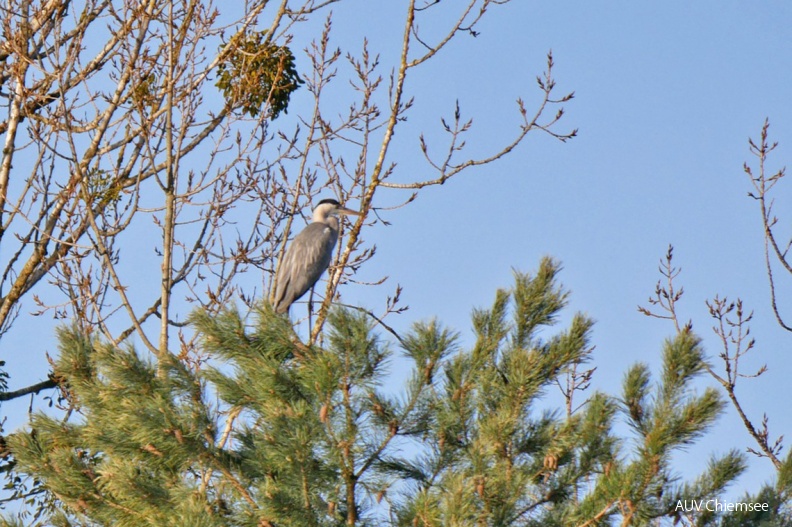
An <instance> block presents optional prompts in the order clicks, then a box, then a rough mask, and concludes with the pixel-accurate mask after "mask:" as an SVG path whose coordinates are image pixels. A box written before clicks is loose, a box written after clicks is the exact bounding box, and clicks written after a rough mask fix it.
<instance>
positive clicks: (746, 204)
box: [4, 0, 792, 495]
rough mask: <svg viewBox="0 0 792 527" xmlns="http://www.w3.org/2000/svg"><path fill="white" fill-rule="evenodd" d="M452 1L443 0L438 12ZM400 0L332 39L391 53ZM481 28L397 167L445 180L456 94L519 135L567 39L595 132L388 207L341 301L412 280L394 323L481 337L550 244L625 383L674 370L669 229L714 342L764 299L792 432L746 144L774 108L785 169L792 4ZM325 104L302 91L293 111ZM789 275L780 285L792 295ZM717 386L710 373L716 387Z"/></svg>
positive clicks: (346, 11) (772, 402) (661, 10)
mask: <svg viewBox="0 0 792 527" xmlns="http://www.w3.org/2000/svg"><path fill="white" fill-rule="evenodd" d="M451 4H454V2H448V3H443V4H441V5H440V6H438V14H442V13H444V11H442V9H450V8H448V7H447V6H449V5H451ZM402 11H403V6H402V5H401V3H400V2H371V1H370V0H355V1H349V2H344V3H342V4H339V5H338V6H337V7H336V8H335V9H334V33H333V37H332V38H333V43H334V44H335V45H337V46H340V47H341V48H342V50H343V51H347V50H349V51H355V52H356V51H358V50H359V49H360V45H361V43H362V40H363V37H364V36H366V37H368V39H369V41H370V46H371V49H372V50H374V51H379V52H381V53H382V57H381V61H382V64H383V67H389V65H390V64H392V63H393V60H394V58H395V53H396V51H397V49H398V43H399V40H400V38H401V35H402V31H403V30H402V26H401V24H400V23H395V22H394V21H395V20H397V21H398V20H401V19H402V18H403V13H402ZM362 21H365V23H362ZM321 22H322V21H321V20H317V22H316V27H320V25H321ZM439 24H440V19H439V18H438V19H437V20H430V21H428V22H427V24H426V25H425V26H424V29H425V30H426V31H429V32H432V31H436V30H437V28H439V27H440V26H439ZM478 31H479V32H480V34H479V35H478V36H477V37H475V38H474V37H472V36H469V35H462V36H460V37H459V38H458V39H457V40H455V41H454V42H453V43H452V44H451V45H450V46H449V47H448V48H446V49H444V50H443V51H442V52H441V54H439V55H438V57H437V59H436V60H435V61H433V62H430V63H428V64H427V65H426V67H422V68H421V69H419V70H417V71H416V76H415V77H412V78H410V79H409V80H408V84H407V90H408V95H410V96H414V97H415V108H414V111H413V112H412V113H411V114H410V116H409V120H408V121H407V122H406V123H404V125H403V126H401V127H400V128H399V129H398V130H397V135H396V142H395V143H394V149H393V157H392V158H391V161H396V162H398V171H399V172H398V174H397V175H396V177H399V178H403V179H404V180H412V179H424V176H425V175H430V174H428V172H426V166H425V164H424V163H423V162H422V160H421V158H420V151H419V150H418V148H417V145H418V134H419V133H421V132H424V133H425V135H426V137H427V139H428V141H429V142H430V144H432V143H435V144H437V142H438V141H441V140H442V138H441V137H440V136H439V134H438V132H439V130H440V123H439V119H440V117H441V116H443V115H445V116H448V115H450V114H451V113H452V112H453V108H454V103H455V101H456V100H459V103H460V106H461V108H462V112H463V115H465V116H467V117H472V118H473V120H474V129H473V132H472V137H471V138H470V150H471V152H477V153H486V152H489V151H491V150H492V149H494V148H496V147H497V146H498V145H501V144H502V143H503V142H504V141H505V140H507V139H508V138H509V137H511V135H512V134H513V133H514V132H515V130H516V127H517V126H518V125H519V120H518V119H517V114H516V104H515V102H514V101H515V100H516V99H517V98H518V97H522V98H523V99H524V100H525V101H526V104H527V106H528V108H529V110H530V109H531V108H532V106H533V104H535V103H536V101H537V99H538V96H539V91H538V89H537V88H536V84H535V78H536V76H537V75H539V74H541V73H542V71H543V68H544V67H545V56H546V54H547V52H548V51H549V50H550V49H552V51H553V54H554V57H555V62H556V68H555V78H556V80H557V82H558V88H559V91H560V92H568V91H574V92H575V94H576V96H575V99H574V100H572V101H571V102H569V103H568V104H566V110H567V115H566V116H565V118H564V119H563V121H562V122H561V123H560V128H559V129H558V130H559V131H564V130H569V129H572V128H578V129H579V130H580V132H579V136H578V137H577V138H575V139H573V140H572V141H570V142H568V143H566V144H561V143H559V142H558V141H555V140H553V139H552V138H550V137H548V136H545V135H541V134H540V133H535V134H532V135H531V137H529V139H528V140H527V141H526V142H525V143H524V144H523V145H521V146H520V147H519V148H518V149H517V150H516V151H515V152H514V153H513V154H512V155H510V156H507V157H506V158H505V159H503V160H501V161H499V162H497V163H494V164H492V165H488V166H486V167H483V168H480V169H476V170H473V171H471V172H468V173H464V174H462V175H460V176H458V177H457V178H455V179H453V180H451V181H449V182H448V183H447V184H445V185H444V186H442V187H434V188H429V189H427V190H426V191H424V192H422V193H421V195H420V197H419V198H418V199H417V200H416V201H415V202H414V203H412V204H410V205H409V206H408V207H405V208H403V209H400V210H398V211H395V212H391V213H387V214H386V217H387V219H388V220H389V221H390V222H391V223H392V225H391V226H389V227H384V226H382V225H378V226H375V227H374V228H372V229H370V230H369V231H368V232H367V233H366V234H365V238H366V240H368V241H371V242H373V243H376V245H377V248H378V251H377V255H376V258H375V259H374V260H373V261H372V262H371V263H370V265H368V267H366V268H365V269H364V270H363V271H362V274H361V278H362V279H372V280H374V279H377V278H379V277H381V276H383V275H388V276H389V277H390V281H389V282H388V283H389V284H390V285H389V286H386V287H387V290H383V289H372V288H364V287H356V286H349V287H347V288H345V290H344V291H343V295H344V300H345V301H346V302H350V303H356V304H361V305H368V306H370V307H373V308H377V307H379V306H380V305H381V304H382V302H383V299H384V295H385V294H387V293H390V291H391V290H392V288H393V287H394V286H395V284H396V283H399V284H401V285H402V286H404V293H403V295H402V298H403V302H404V303H406V304H409V305H410V306H411V309H410V310H409V311H408V312H407V313H406V314H405V315H402V316H401V317H400V318H398V319H391V320H390V323H391V324H393V325H394V326H395V327H397V328H399V329H406V328H407V327H409V325H410V324H411V323H412V322H413V321H416V320H420V319H427V318H430V317H433V316H436V317H437V318H438V319H439V320H441V321H442V322H443V323H445V324H446V325H448V326H451V327H453V328H456V329H457V330H459V331H460V332H461V334H462V339H463V343H464V342H466V340H465V339H469V337H470V332H469V327H470V322H469V315H470V311H471V309H472V308H474V307H483V306H487V305H489V303H490V302H491V301H492V299H493V297H494V292H495V289H496V288H498V287H508V286H509V285H510V284H511V268H512V267H514V268H517V269H520V270H523V271H530V270H532V269H533V268H535V266H536V265H537V264H538V262H539V259H540V258H541V257H542V256H544V255H550V256H553V257H555V258H558V259H559V260H561V261H562V262H563V264H564V271H563V273H562V275H561V279H562V281H563V282H564V284H565V285H566V287H567V288H569V289H570V290H571V291H572V296H571V303H570V308H569V310H568V312H567V319H565V320H568V318H569V317H571V315H572V313H573V312H574V311H583V312H585V313H587V314H588V315H589V316H591V317H593V318H594V319H595V320H597V325H596V326H595V330H594V343H595V344H596V346H597V348H596V351H595V354H594V357H595V359H594V365H596V366H598V371H597V374H596V376H595V380H594V387H595V388H597V389H602V390H604V391H606V392H608V393H610V394H614V395H615V394H617V393H618V390H619V385H620V383H621V379H622V375H623V374H624V372H625V371H626V369H627V368H628V366H629V365H631V364H633V363H635V362H636V361H644V362H647V363H649V364H650V365H652V366H653V367H654V368H655V370H654V371H658V370H657V367H658V365H659V359H660V349H661V346H662V341H663V339H664V338H666V337H669V336H671V335H672V333H673V327H672V326H671V325H670V324H669V323H665V322H662V321H657V320H651V319H648V318H646V317H644V316H643V315H641V314H639V313H638V312H637V310H636V306H637V305H638V304H644V305H645V304H646V299H647V297H648V296H649V295H650V294H651V293H652V292H653V291H654V285H655V283H656V281H657V280H658V279H659V278H660V276H659V274H658V273H657V264H658V262H659V260H660V258H661V257H662V256H663V255H664V254H665V251H666V248H667V246H668V244H669V243H671V244H673V245H674V246H675V248H676V251H675V260H676V264H677V265H679V266H681V267H682V268H683V273H682V275H681V277H680V282H681V284H683V285H684V287H685V291H686V294H685V297H684V301H683V304H682V306H681V309H682V313H683V315H684V316H686V317H689V318H692V319H693V323H694V328H695V329H696V330H697V331H698V332H699V333H700V334H701V335H702V337H704V339H705V340H704V343H705V346H706V348H707V350H708V351H709V352H710V353H711V354H712V355H715V354H716V353H717V351H718V349H717V342H716V340H715V338H714V335H713V334H712V332H711V331H710V329H709V328H710V326H711V322H710V319H709V318H708V316H707V311H706V307H705V305H704V300H705V299H707V298H711V297H713V296H714V295H716V294H720V295H727V296H729V297H737V296H740V297H742V298H743V299H744V300H745V302H746V304H747V305H748V306H749V307H750V308H751V309H754V310H755V311H756V318H755V322H754V324H753V331H754V335H755V337H756V338H757V339H758V346H757V350H756V352H754V354H753V356H750V357H748V358H747V360H746V361H745V362H746V367H750V366H753V367H754V368H758V367H759V366H760V365H761V364H765V363H766V364H768V366H769V368H770V371H769V372H768V373H767V374H765V375H764V376H763V377H762V378H761V379H760V380H751V379H744V380H743V381H741V384H740V386H739V387H738V395H739V396H740V397H741V399H742V401H743V403H744V404H745V407H746V410H747V411H748V413H749V415H750V416H751V417H752V418H753V419H754V421H755V422H759V421H761V415H762V413H763V412H767V414H768V415H769V417H770V425H771V433H772V434H774V435H779V434H784V433H785V432H786V433H787V434H789V433H790V431H792V412H789V410H788V407H789V403H788V393H789V390H788V384H789V383H788V379H787V377H788V375H789V370H790V368H789V364H790V360H789V354H790V353H792V349H790V345H789V343H790V335H788V334H786V333H784V332H783V331H782V330H780V329H779V328H778V327H777V325H776V324H775V323H774V321H773V320H772V319H771V316H772V315H771V312H770V309H769V296H768V287H767V282H766V278H765V275H764V263H763V255H762V247H763V241H762V237H761V223H760V218H759V214H758V207H757V204H756V203H755V202H754V201H753V200H751V199H749V198H748V197H747V196H746V194H747V192H748V190H749V188H750V187H749V182H748V180H747V177H746V176H745V175H744V174H743V172H742V163H743V162H744V161H749V163H754V161H755V160H754V159H753V158H752V157H751V156H750V154H749V152H748V144H747V139H748V137H749V136H752V137H757V136H758V134H759V131H760V128H761V125H762V123H763V121H764V119H765V117H769V118H770V119H771V122H772V126H771V134H772V137H773V138H774V139H776V140H778V141H780V142H781V145H780V147H779V148H778V150H777V151H776V154H775V155H774V157H773V158H772V159H771V164H772V166H774V167H776V168H778V167H780V166H782V165H783V164H784V163H785V162H786V159H789V158H790V157H792V156H790V152H792V150H790V145H792V125H790V123H792V115H791V114H790V113H791V112H792V108H791V107H790V104H789V99H790V95H791V94H792V90H791V89H790V86H792V74H790V71H791V68H790V66H792V46H790V45H789V42H792V38H791V37H792V5H790V4H788V3H785V2H780V1H774V2H763V3H761V6H759V4H757V3H748V2H738V1H725V0H724V1H718V2H714V1H701V2H682V1H669V2H663V3H662V4H659V3H651V4H650V3H648V2H628V1H620V2H535V1H528V0H521V1H516V0H515V1H514V2H512V3H511V4H509V5H506V6H494V7H493V9H492V12H491V13H490V14H489V16H488V17H487V18H486V19H485V21H484V22H483V23H482V24H481V26H479V27H478ZM298 60H304V57H301V56H298ZM384 73H387V70H384ZM336 89H339V90H342V91H343V90H344V86H343V85H339V86H338V87H337V88H336ZM309 103H310V100H309V98H308V96H307V94H306V93H302V94H300V93H299V92H298V94H297V95H295V97H294V99H293V101H292V104H293V105H294V106H292V107H291V108H290V110H295V111H290V114H291V115H294V114H296V113H298V112H299V105H300V104H309ZM341 104H342V103H339V105H340V106H341ZM343 104H344V105H345V104H346V103H343ZM345 109H346V108H345V106H342V108H341V109H339V112H343V111H344V110H345ZM400 197H406V194H400V193H399V192H395V191H394V192H392V193H389V194H385V193H383V194H381V195H380V196H379V199H381V200H382V201H381V202H379V203H377V205H378V206H383V207H384V206H388V205H393V204H395V203H397V202H398V201H399V198H400ZM789 204H792V195H791V193H790V192H789V191H787V190H785V189H780V192H779V202H778V204H777V211H778V213H779V214H780V215H781V218H782V224H783V221H784V212H785V211H786V210H789ZM147 250H150V244H149V245H147ZM789 285H790V282H789V281H787V282H782V283H781V291H786V290H788V287H789ZM790 307H792V306H790ZM789 312H790V316H792V309H791V310H790V311H789ZM565 320H562V321H561V323H562V324H561V325H563V322H564V321H565ZM30 331H31V328H30V327H29V326H27V327H24V326H22V325H20V326H19V327H18V328H15V329H14V331H12V332H11V333H10V334H9V335H8V336H7V338H6V341H5V342H4V346H7V349H28V348H27V347H26V346H28V345H29V340H26V335H29V332H30ZM468 341H469V340H468ZM47 351H49V352H50V353H52V352H54V351H55V350H54V349H53V348H52V347H51V348H48V349H47ZM34 352H35V353H38V351H37V350H31V355H30V357H34V355H33V353H34ZM21 355H22V354H15V355H14V359H13V360H15V361H16V364H12V365H11V366H12V373H13V374H14V375H17V376H15V377H13V378H12V387H18V386H21V385H23V384H24V381H28V380H29V381H30V382H35V381H36V380H40V378H41V372H42V370H41V368H40V364H41V361H40V360H39V358H35V359H34V360H31V362H30V364H31V365H32V368H31V371H30V372H27V373H26V372H25V371H23V369H24V365H22V364H19V360H20V359H19V357H20V356H21ZM707 384H711V381H709V380H708V379H704V378H702V380H701V386H705V385H707ZM37 404H38V405H39V406H41V404H40V403H37ZM23 406H24V407H25V408H22V407H23ZM26 406H27V401H24V402H21V403H19V404H17V405H15V406H11V405H9V406H8V407H7V408H4V410H7V411H8V408H14V409H16V410H15V411H16V413H15V414H14V415H12V416H11V418H10V420H9V424H14V423H16V424H18V423H20V422H21V421H23V420H24V411H25V410H26ZM12 428H13V427H12ZM746 446H753V445H752V443H751V440H750V438H749V436H748V434H747V433H746V432H745V430H744V429H743V427H742V425H741V424H740V422H739V420H738V418H737V416H736V415H735V414H734V412H732V411H731V410H730V411H729V412H728V413H727V414H726V415H725V416H724V417H723V418H722V419H721V420H720V422H719V423H718V425H717V427H716V428H715V429H714V431H713V433H712V434H710V435H708V436H707V438H706V439H705V440H703V441H702V442H701V443H700V444H699V446H696V447H694V448H692V449H691V450H690V451H689V452H685V453H681V454H680V456H679V462H680V467H682V466H685V467H689V468H690V474H694V473H696V472H697V471H698V470H700V469H701V468H702V467H703V463H704V461H705V459H706V457H707V455H708V454H709V453H710V452H712V451H720V452H723V451H725V450H727V449H729V448H738V449H741V450H744V449H745V447H746ZM686 473H687V472H686ZM771 475H772V470H771V467H770V463H769V462H768V461H766V460H752V461H751V471H750V473H749V474H748V475H747V476H745V477H744V478H743V479H742V480H741V481H740V484H739V485H738V488H736V489H735V490H734V492H735V494H736V495H738V494H740V493H741V491H742V489H752V490H756V489H757V488H758V484H759V483H760V482H762V481H765V480H767V479H768V478H770V477H771Z"/></svg>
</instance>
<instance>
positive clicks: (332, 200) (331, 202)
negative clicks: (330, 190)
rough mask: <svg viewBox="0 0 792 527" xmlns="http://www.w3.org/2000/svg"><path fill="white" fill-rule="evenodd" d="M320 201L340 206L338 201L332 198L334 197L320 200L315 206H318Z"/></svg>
mask: <svg viewBox="0 0 792 527" xmlns="http://www.w3.org/2000/svg"><path fill="white" fill-rule="evenodd" d="M322 203H329V204H331V205H335V206H336V207H340V206H341V204H340V203H339V202H338V201H336V200H334V199H332V198H329V199H323V200H322V201H320V202H319V203H317V204H316V206H317V207H318V206H319V205H321V204H322Z"/></svg>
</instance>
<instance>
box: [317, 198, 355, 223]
mask: <svg viewBox="0 0 792 527" xmlns="http://www.w3.org/2000/svg"><path fill="white" fill-rule="evenodd" d="M339 215H346V216H360V213H359V212H358V211H356V210H352V209H348V208H346V207H342V206H341V204H340V203H339V202H338V201H336V200H334V199H323V200H322V201H320V202H319V203H318V204H317V205H316V207H314V210H313V220H314V221H321V222H324V221H326V220H327V218H329V217H330V216H339Z"/></svg>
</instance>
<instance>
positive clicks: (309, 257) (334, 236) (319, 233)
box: [273, 199, 359, 313]
mask: <svg viewBox="0 0 792 527" xmlns="http://www.w3.org/2000/svg"><path fill="white" fill-rule="evenodd" d="M337 214H353V215H359V213H357V212H355V211H353V210H349V209H345V208H344V207H342V206H341V205H340V204H339V203H338V202H337V201H336V200H332V199H325V200H322V201H320V202H319V204H318V205H317V206H316V208H315V209H314V212H313V223H311V224H310V225H308V226H307V227H306V228H305V229H303V231H302V232H301V233H300V234H298V235H297V236H295V238H294V240H292V242H291V245H290V246H289V248H288V249H287V250H286V254H285V255H284V257H283V261H282V262H281V263H280V266H279V267H278V275H277V277H276V287H275V298H274V302H273V305H274V306H275V312H276V313H286V312H288V311H289V306H291V305H292V303H293V302H295V301H296V300H297V299H299V298H300V297H301V296H303V295H304V294H305V293H306V292H307V291H308V290H309V289H310V288H311V287H313V285H314V284H315V283H316V282H317V281H318V280H319V277H320V276H322V273H324V272H325V270H327V268H328V267H329V266H330V262H331V261H332V259H333V249H334V248H335V244H336V242H337V241H338V218H336V217H335V215H337Z"/></svg>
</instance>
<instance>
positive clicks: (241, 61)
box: [216, 31, 303, 119]
mask: <svg viewBox="0 0 792 527" xmlns="http://www.w3.org/2000/svg"><path fill="white" fill-rule="evenodd" d="M266 35H267V32H266V31H260V32H252V33H249V34H248V35H246V36H245V37H244V38H242V39H240V40H235V41H233V42H231V43H229V44H227V46H231V49H230V51H229V53H228V54H227V55H226V58H225V61H224V62H221V63H220V64H219V65H218V67H217V82H216V85H217V87H218V88H219V89H220V91H221V92H223V95H224V96H225V98H226V101H228V104H230V105H231V107H232V108H238V109H241V110H242V112H243V113H246V114H248V115H250V116H251V117H256V116H257V115H258V114H259V112H260V111H261V108H262V107H266V108H267V109H268V112H269V115H268V117H270V118H271V119H275V118H276V117H278V115H280V113H281V112H282V111H283V112H286V111H287V107H288V105H289V99H290V97H291V94H292V93H293V92H294V91H295V90H296V89H297V88H299V86H300V84H302V83H303V80H302V79H300V76H299V75H298V74H297V68H296V66H295V63H294V55H293V54H292V52H291V50H290V49H289V47H288V46H278V45H276V44H273V43H271V42H270V41H269V39H267V38H266Z"/></svg>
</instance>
